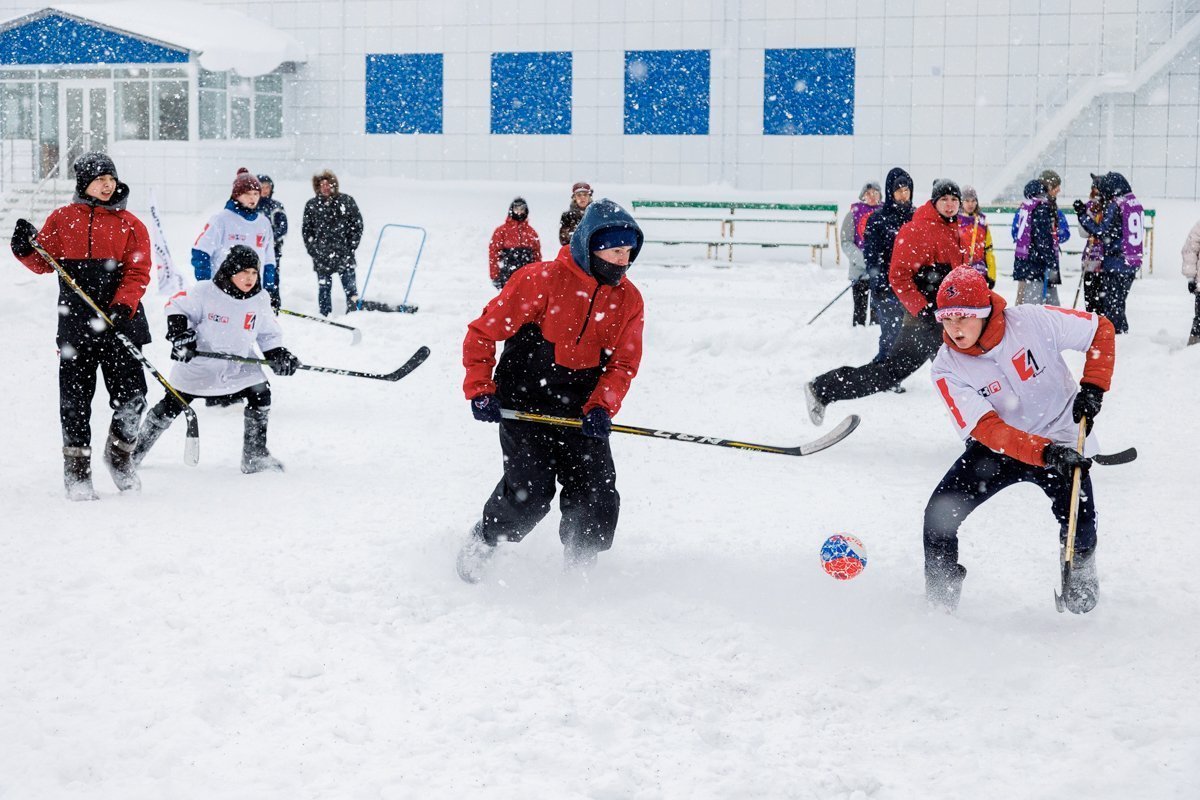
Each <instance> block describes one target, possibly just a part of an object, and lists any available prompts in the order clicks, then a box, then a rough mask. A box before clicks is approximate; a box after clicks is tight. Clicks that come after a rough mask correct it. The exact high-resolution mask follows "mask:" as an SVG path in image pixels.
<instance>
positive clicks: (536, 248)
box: [529, 227, 542, 263]
mask: <svg viewBox="0 0 1200 800" xmlns="http://www.w3.org/2000/svg"><path fill="white" fill-rule="evenodd" d="M529 233H530V234H531V235H532V236H533V260H534V262H535V263H536V262H538V261H541V260H542V240H541V239H539V238H538V235H537V231H535V230H534V229H533V228H532V227H531V228H530V229H529Z"/></svg>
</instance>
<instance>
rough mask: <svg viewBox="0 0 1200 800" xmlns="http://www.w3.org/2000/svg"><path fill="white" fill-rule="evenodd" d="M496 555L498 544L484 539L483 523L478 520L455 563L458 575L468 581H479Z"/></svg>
mask: <svg viewBox="0 0 1200 800" xmlns="http://www.w3.org/2000/svg"><path fill="white" fill-rule="evenodd" d="M495 555H496V545H494V544H488V543H487V542H485V541H484V540H483V523H482V522H476V523H475V527H474V528H472V529H471V535H470V536H468V537H467V541H466V542H465V543H463V546H462V548H461V549H460V550H459V551H458V561H457V562H456V563H455V567H456V569H457V570H458V577H460V578H462V579H463V580H464V581H466V582H467V583H479V582H480V581H481V580H483V575H484V573H485V572H487V568H488V565H489V564H491V563H492V557H493V556H495Z"/></svg>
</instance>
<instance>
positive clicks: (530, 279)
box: [463, 269, 550, 400]
mask: <svg viewBox="0 0 1200 800" xmlns="http://www.w3.org/2000/svg"><path fill="white" fill-rule="evenodd" d="M543 274H544V273H543V271H541V270H532V269H523V270H520V271H519V272H517V273H515V274H514V275H513V277H512V279H510V280H509V282H508V283H506V284H505V285H504V288H503V289H502V290H501V291H500V294H498V295H496V296H495V297H493V298H492V300H491V302H490V303H488V304H487V305H486V306H485V307H484V309H483V313H482V314H481V315H480V316H479V318H478V319H476V320H475V321H473V322H471V323H470V324H469V325H467V337H466V338H465V339H464V340H463V366H464V367H466V370H467V376H466V379H465V380H464V381H463V394H465V395H466V397H467V399H468V400H470V399H472V398H475V397H478V396H479V395H481V394H494V393H495V391H496V382H495V381H494V380H492V370H493V369H495V367H496V343H497V342H502V341H504V340H506V339H509V338H511V337H512V336H514V335H515V334H516V332H517V331H519V330H520V329H521V326H522V325H524V324H525V323H527V322H534V321H537V320H540V319H541V318H542V317H543V316H544V315H545V313H546V306H545V304H546V297H547V296H548V295H549V294H550V292H549V290H548V289H546V288H545V287H543V286H542V285H541V282H542V275H543Z"/></svg>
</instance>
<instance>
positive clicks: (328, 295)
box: [317, 264, 358, 317]
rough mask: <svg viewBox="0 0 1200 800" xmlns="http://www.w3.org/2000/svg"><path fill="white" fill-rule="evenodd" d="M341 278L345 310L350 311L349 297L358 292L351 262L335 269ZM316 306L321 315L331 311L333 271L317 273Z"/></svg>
mask: <svg viewBox="0 0 1200 800" xmlns="http://www.w3.org/2000/svg"><path fill="white" fill-rule="evenodd" d="M337 273H338V275H340V276H341V279H342V291H343V292H345V293H346V310H347V311H350V310H351V306H350V298H351V297H354V296H355V295H357V294H358V288H357V281H358V275H357V273H355V271H354V265H353V264H347V265H346V266H344V267H342V268H341V269H339V270H337ZM317 308H318V310H319V311H320V312H321V316H322V317H328V316H329V315H330V314H331V313H332V312H333V273H332V272H318V273H317Z"/></svg>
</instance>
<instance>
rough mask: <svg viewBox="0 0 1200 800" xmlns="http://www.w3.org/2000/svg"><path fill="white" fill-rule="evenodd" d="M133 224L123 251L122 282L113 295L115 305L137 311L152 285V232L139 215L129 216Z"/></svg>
mask: <svg viewBox="0 0 1200 800" xmlns="http://www.w3.org/2000/svg"><path fill="white" fill-rule="evenodd" d="M127 220H128V222H129V223H130V225H131V226H132V230H131V231H130V232H129V238H128V239H126V240H125V252H123V253H121V259H120V261H121V283H120V285H119V286H117V291H116V293H115V294H114V295H113V305H118V304H120V305H124V306H128V307H129V308H130V309H132V310H134V311H137V307H138V303H140V302H142V296H143V295H144V294H146V287H147V286H148V285H150V232H149V231H147V230H146V226H145V225H143V224H142V221H141V220H140V219H138V218H137V217H135V216H133V215H132V214H130V215H129V216H128V218H127Z"/></svg>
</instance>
